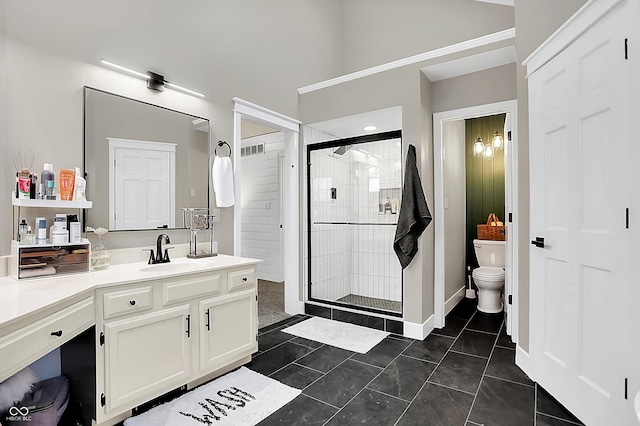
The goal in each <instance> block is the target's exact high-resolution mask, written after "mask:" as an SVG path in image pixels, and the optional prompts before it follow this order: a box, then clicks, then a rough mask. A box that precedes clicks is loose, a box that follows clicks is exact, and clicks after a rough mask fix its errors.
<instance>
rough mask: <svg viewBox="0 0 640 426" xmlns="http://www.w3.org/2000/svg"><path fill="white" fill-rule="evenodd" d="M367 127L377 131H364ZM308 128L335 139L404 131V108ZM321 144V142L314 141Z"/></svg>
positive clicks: (371, 112) (322, 123)
mask: <svg viewBox="0 0 640 426" xmlns="http://www.w3.org/2000/svg"><path fill="white" fill-rule="evenodd" d="M365 126H376V129H375V130H369V131H367V130H364V127H365ZM308 127H311V128H314V129H317V130H320V131H321V132H324V133H327V134H329V135H332V136H333V137H334V138H335V139H344V138H350V137H354V136H362V135H366V134H369V133H382V132H388V131H391V130H401V129H402V107H400V106H396V107H391V108H385V109H380V110H376V111H370V112H365V113H362V114H356V115H351V116H348V117H340V118H336V119H334V120H327V121H322V122H318V123H313V124H309V125H308ZM314 142H319V141H314Z"/></svg>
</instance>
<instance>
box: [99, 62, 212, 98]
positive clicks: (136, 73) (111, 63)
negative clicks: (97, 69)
mask: <svg viewBox="0 0 640 426" xmlns="http://www.w3.org/2000/svg"><path fill="white" fill-rule="evenodd" d="M100 62H101V63H103V64H104V65H107V66H110V67H112V68H115V69H117V70H120V71H124V72H127V73H129V74H132V75H135V76H136V77H140V78H142V79H144V80H151V79H153V78H155V77H162V76H160V75H159V74H155V73H151V71H149V72H150V73H151V74H152V75H150V74H145V73H141V72H139V71H136V70H132V69H131V68H127V67H123V66H122V65H118V64H114V63H113V62H110V61H106V60H104V59H100ZM154 76H155V77H154ZM161 83H162V85H164V86H167V87H169V88H171V89H174V90H179V91H182V92H185V93H188V94H190V95H194V96H199V97H201V98H204V94H203V93H200V92H196V91H195V90H191V89H187V88H186V87H182V86H178V85H177V84H174V83H170V82H168V81H166V80H164V78H162V80H161Z"/></svg>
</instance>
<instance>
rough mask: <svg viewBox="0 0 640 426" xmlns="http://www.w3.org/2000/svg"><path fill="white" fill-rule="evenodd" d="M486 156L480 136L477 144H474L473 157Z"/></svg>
mask: <svg viewBox="0 0 640 426" xmlns="http://www.w3.org/2000/svg"><path fill="white" fill-rule="evenodd" d="M483 154H484V143H482V138H481V137H480V136H478V139H476V142H475V143H474V144H473V156H474V157H480V156H481V155H483Z"/></svg>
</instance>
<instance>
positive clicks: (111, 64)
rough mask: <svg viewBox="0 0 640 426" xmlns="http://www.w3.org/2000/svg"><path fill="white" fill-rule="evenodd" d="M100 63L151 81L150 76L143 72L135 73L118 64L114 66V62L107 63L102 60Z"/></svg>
mask: <svg viewBox="0 0 640 426" xmlns="http://www.w3.org/2000/svg"><path fill="white" fill-rule="evenodd" d="M100 62H102V63H103V64H105V65H108V66H110V67H112V68H115V69H117V70H120V71H124V72H128V73H129V74H133V75H135V76H137V77H140V78H143V79H145V80H148V79H149V75H148V74H143V73H141V72H138V71H134V70H132V69H129V68H127V67H123V66H122V65H118V64H114V63H113V62H109V61H105V60H104V59H100Z"/></svg>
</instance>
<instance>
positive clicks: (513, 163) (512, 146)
mask: <svg viewBox="0 0 640 426" xmlns="http://www.w3.org/2000/svg"><path fill="white" fill-rule="evenodd" d="M504 113H509V114H510V115H511V141H508V140H507V139H508V137H507V136H508V135H504V140H505V163H506V162H509V167H505V192H506V191H507V189H508V188H510V189H511V193H510V194H505V195H506V196H505V201H508V200H511V206H505V207H506V209H507V215H508V213H512V217H513V221H512V222H511V223H510V225H509V226H510V228H511V230H510V233H509V239H508V241H507V253H506V257H507V260H510V262H508V263H506V265H505V266H506V268H505V271H506V272H505V274H506V280H505V287H506V284H507V283H510V284H509V285H510V287H511V288H505V290H510V293H507V292H506V291H505V294H511V296H512V301H513V303H512V305H511V308H510V315H508V316H507V321H508V323H507V330H508V331H510V334H511V339H512V340H513V342H515V343H517V342H518V282H517V277H518V256H517V251H518V218H519V215H518V203H517V202H516V201H517V199H518V185H517V183H518V162H517V158H518V144H517V135H518V120H517V117H518V102H517V100H516V99H512V100H508V101H503V102H496V103H490V104H484V105H476V106H472V107H467V108H460V109H455V110H450V111H443V112H438V113H435V114H433V132H434V137H433V156H434V159H433V163H434V204H435V206H434V207H435V208H434V210H435V211H434V222H435V247H437V248H443V247H444V242H445V235H444V217H445V211H444V198H445V197H444V156H445V153H444V149H443V147H444V139H443V138H444V135H443V127H444V126H443V124H444V122H447V121H458V120H465V119H470V118H479V117H484V116H488V115H496V114H504ZM508 170H511V173H510V174H507V171H508ZM507 220H508V218H505V222H506V221H507ZM446 302H447V301H446V300H445V252H444V250H442V249H440V250H436V251H435V259H434V325H435V327H444V325H445V324H444V323H445V316H446V314H447V312H446V306H445V305H446Z"/></svg>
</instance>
